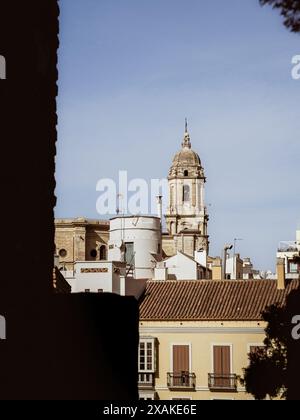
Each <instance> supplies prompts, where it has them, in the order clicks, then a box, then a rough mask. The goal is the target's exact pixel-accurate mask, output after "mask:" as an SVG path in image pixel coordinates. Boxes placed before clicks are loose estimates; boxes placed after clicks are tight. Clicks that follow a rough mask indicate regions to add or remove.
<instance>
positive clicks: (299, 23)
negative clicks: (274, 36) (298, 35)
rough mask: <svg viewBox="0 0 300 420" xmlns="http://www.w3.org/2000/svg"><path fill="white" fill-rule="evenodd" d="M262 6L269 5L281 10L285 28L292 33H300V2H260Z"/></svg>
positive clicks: (270, 0)
mask: <svg viewBox="0 0 300 420" xmlns="http://www.w3.org/2000/svg"><path fill="white" fill-rule="evenodd" d="M259 2H260V4H261V5H263V6H264V5H265V4H269V5H270V6H272V7H273V8H274V9H279V10H280V13H281V15H282V16H283V18H284V24H285V26H286V27H287V28H288V29H290V30H291V31H292V32H300V0H259Z"/></svg>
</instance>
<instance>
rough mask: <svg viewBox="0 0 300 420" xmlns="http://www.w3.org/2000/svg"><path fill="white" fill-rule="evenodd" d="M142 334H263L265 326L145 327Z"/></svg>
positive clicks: (141, 331)
mask: <svg viewBox="0 0 300 420" xmlns="http://www.w3.org/2000/svg"><path fill="white" fill-rule="evenodd" d="M139 331H140V334H263V335H265V329H264V328H263V327H183V326H178V327H144V326H140V328H139Z"/></svg>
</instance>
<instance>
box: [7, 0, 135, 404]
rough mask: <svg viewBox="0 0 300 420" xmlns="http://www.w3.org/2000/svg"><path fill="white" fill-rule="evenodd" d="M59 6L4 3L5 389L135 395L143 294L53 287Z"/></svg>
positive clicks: (67, 395)
mask: <svg viewBox="0 0 300 420" xmlns="http://www.w3.org/2000/svg"><path fill="white" fill-rule="evenodd" d="M58 14H59V9H58V4H57V1H56V0H23V1H16V0H9V1H8V0H4V1H2V2H1V7H0V55H2V56H4V57H5V59H6V70H7V78H6V80H0V139H1V143H0V144H1V165H0V171H1V212H2V215H1V219H0V223H1V241H0V243H1V254H0V255H1V260H0V267H1V273H0V315H3V316H5V318H6V324H7V339H6V340H0V372H1V374H0V399H136V398H137V362H136V360H137V343H138V305H137V302H136V301H135V300H134V299H130V298H129V299H128V298H121V297H119V296H112V295H106V294H104V295H99V296H98V295H97V296H92V295H76V296H75V295H62V296H61V295H55V294H54V293H53V290H52V266H53V253H54V223H53V222H54V214H53V207H54V205H55V196H54V189H55V176H54V175H55V153H56V148H55V142H56V135H57V133H56V122H57V116H56V94H57V76H58V75H57V68H56V64H57V48H58ZM74 147H76V145H74Z"/></svg>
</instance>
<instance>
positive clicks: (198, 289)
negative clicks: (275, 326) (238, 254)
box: [140, 280, 300, 321]
mask: <svg viewBox="0 0 300 420" xmlns="http://www.w3.org/2000/svg"><path fill="white" fill-rule="evenodd" d="M297 288H300V280H292V281H291V282H289V283H288V285H287V288H286V290H278V289H277V282H276V281H274V280H242V281H237V280H231V281H230V280H227V281H226V280H225V281H214V280H203V281H202V280H201V281H200V280H198V281H149V282H148V283H147V286H146V290H145V294H144V297H143V298H142V300H141V302H140V320H141V321H143V320H144V321H145V320H152V321H155V320H156V321H185V320H190V321H208V320H210V321H221V320H222V321H223V320H224V321H250V320H251V321H256V320H262V317H261V313H262V312H263V310H264V309H265V308H266V307H267V306H270V305H272V304H275V303H279V304H280V305H284V303H285V300H286V297H287V295H288V294H289V293H290V292H291V291H292V290H295V289H297Z"/></svg>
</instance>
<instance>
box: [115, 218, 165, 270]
mask: <svg viewBox="0 0 300 420" xmlns="http://www.w3.org/2000/svg"><path fill="white" fill-rule="evenodd" d="M126 242H127V243H128V242H132V243H133V244H134V245H133V246H134V253H135V258H134V260H135V273H134V275H135V278H153V276H154V267H155V256H156V257H161V252H162V243H161V220H160V218H158V217H150V216H129V217H116V218H114V219H112V220H111V221H110V239H109V243H108V245H109V251H108V259H109V260H114V261H123V260H124V255H123V253H122V243H126Z"/></svg>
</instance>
